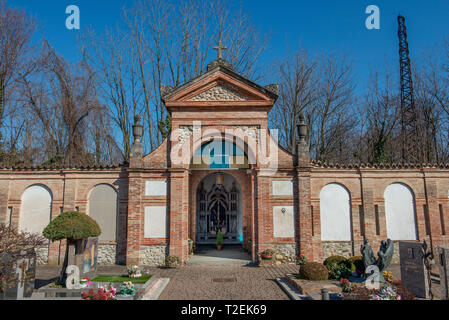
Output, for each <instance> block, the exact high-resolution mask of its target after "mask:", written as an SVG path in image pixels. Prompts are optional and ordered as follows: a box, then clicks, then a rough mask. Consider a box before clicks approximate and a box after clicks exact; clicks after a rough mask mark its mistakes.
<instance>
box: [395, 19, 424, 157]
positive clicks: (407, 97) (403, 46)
mask: <svg viewBox="0 0 449 320" xmlns="http://www.w3.org/2000/svg"><path fill="white" fill-rule="evenodd" d="M398 25H399V30H398V36H399V62H400V69H401V144H402V145H401V147H402V150H401V157H402V161H404V162H419V161H420V160H421V159H419V156H418V145H417V135H418V132H417V117H416V116H417V115H416V109H415V98H414V94H413V81H412V70H411V66H410V56H409V49H408V42H407V29H406V26H405V18H404V17H403V16H401V15H399V16H398Z"/></svg>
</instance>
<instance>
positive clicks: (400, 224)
mask: <svg viewBox="0 0 449 320" xmlns="http://www.w3.org/2000/svg"><path fill="white" fill-rule="evenodd" d="M384 198H385V219H386V223H387V237H388V238H390V239H391V240H417V238H416V221H415V204H414V197H413V193H412V191H411V190H410V189H409V188H408V187H406V186H405V185H403V184H400V183H393V184H391V185H389V186H388V187H387V188H386V189H385V193H384Z"/></svg>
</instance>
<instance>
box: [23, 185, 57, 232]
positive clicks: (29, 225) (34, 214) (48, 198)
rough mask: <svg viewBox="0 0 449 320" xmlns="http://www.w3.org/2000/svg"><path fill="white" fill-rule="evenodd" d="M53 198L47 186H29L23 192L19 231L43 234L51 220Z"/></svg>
mask: <svg viewBox="0 0 449 320" xmlns="http://www.w3.org/2000/svg"><path fill="white" fill-rule="evenodd" d="M52 200H53V196H52V193H51V191H50V189H48V188H47V187H46V186H44V185H34V186H31V187H28V188H27V189H26V190H25V192H24V193H23V194H22V204H21V207H20V216H19V231H22V232H32V233H39V234H42V231H43V230H44V229H45V227H46V226H47V225H48V224H49V223H50V221H51V205H52Z"/></svg>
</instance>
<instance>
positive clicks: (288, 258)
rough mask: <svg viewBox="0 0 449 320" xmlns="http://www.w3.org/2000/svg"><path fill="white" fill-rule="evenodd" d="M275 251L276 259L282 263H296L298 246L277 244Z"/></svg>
mask: <svg viewBox="0 0 449 320" xmlns="http://www.w3.org/2000/svg"><path fill="white" fill-rule="evenodd" d="M273 250H274V251H275V255H274V259H275V260H276V261H282V262H287V263H288V262H296V257H297V254H296V245H295V244H275V245H273Z"/></svg>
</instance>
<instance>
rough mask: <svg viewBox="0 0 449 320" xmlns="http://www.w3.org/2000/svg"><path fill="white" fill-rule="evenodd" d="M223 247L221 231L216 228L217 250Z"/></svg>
mask: <svg viewBox="0 0 449 320" xmlns="http://www.w3.org/2000/svg"><path fill="white" fill-rule="evenodd" d="M222 247H223V232H222V231H221V229H220V230H218V233H217V250H219V251H220V250H221V249H222Z"/></svg>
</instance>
